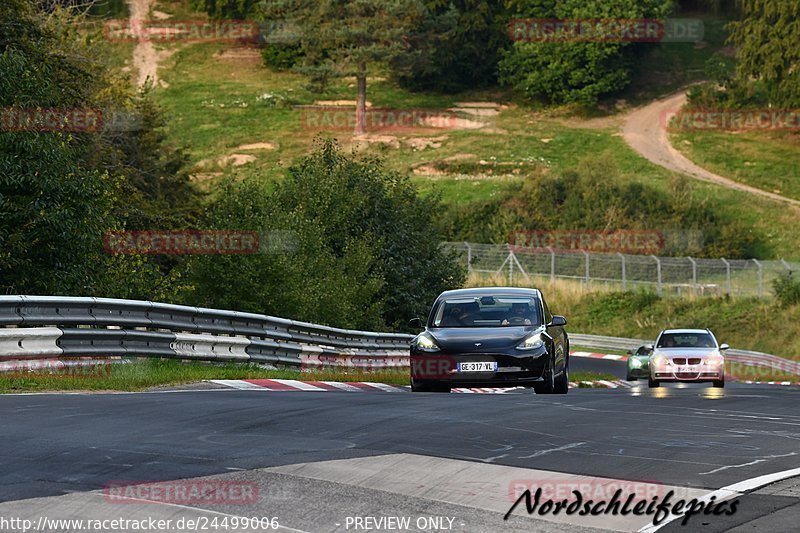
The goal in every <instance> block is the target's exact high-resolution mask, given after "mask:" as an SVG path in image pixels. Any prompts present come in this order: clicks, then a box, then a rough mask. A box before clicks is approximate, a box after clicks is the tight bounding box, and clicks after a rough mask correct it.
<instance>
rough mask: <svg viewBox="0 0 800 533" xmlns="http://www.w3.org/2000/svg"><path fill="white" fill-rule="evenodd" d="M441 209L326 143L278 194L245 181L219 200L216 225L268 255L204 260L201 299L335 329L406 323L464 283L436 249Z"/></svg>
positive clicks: (197, 271)
mask: <svg viewBox="0 0 800 533" xmlns="http://www.w3.org/2000/svg"><path fill="white" fill-rule="evenodd" d="M438 209H439V206H438V204H437V202H436V201H435V200H432V199H425V198H420V197H419V196H418V195H417V192H416V190H415V188H414V187H413V186H412V185H411V184H410V182H409V181H408V179H407V178H405V177H402V176H400V175H398V174H395V173H392V172H388V171H386V170H384V169H383V167H382V165H381V164H380V162H378V161H376V160H374V159H361V158H358V157H356V156H348V155H346V154H344V153H342V151H341V149H340V148H339V147H338V146H337V145H336V144H335V143H333V142H332V141H324V142H322V143H321V145H320V146H319V147H318V149H317V150H315V151H314V152H313V153H312V154H311V155H310V156H308V157H305V158H303V159H301V160H300V161H298V162H297V163H296V164H295V165H294V166H292V167H291V168H290V169H289V172H288V175H287V176H286V179H285V180H284V181H283V182H281V183H280V184H279V185H278V186H277V188H276V189H275V190H274V191H272V192H268V191H265V190H264V189H263V188H262V187H261V186H260V185H258V184H256V183H255V182H253V181H246V182H244V183H242V184H231V185H230V186H229V187H228V188H227V189H226V191H225V193H224V194H222V195H220V196H219V199H218V200H217V202H216V203H215V204H214V205H213V206H212V207H211V208H210V210H209V217H210V220H211V222H212V224H218V225H219V226H218V227H238V228H243V229H250V230H256V231H259V232H260V233H261V235H262V238H263V243H262V244H264V247H265V250H263V251H262V252H263V253H261V254H257V255H254V256H250V257H236V258H213V259H212V258H198V259H197V260H196V261H195V263H194V265H193V279H194V280H195V281H196V285H197V287H198V291H197V293H196V298H197V301H198V303H200V304H203V305H212V304H213V305H222V304H230V303H234V301H235V302H237V304H238V307H237V308H243V307H242V306H244V308H245V309H248V310H251V311H262V312H268V313H272V314H277V315H282V316H292V317H293V318H298V319H304V320H311V321H319V322H323V323H327V324H331V325H336V326H345V327H362V328H376V327H386V326H389V327H393V328H397V327H403V325H404V324H405V322H406V320H408V318H410V317H413V316H421V315H423V314H424V313H426V312H427V309H426V308H427V306H429V305H430V303H431V302H432V301H433V299H434V298H435V297H436V295H438V294H439V292H441V291H442V290H445V289H449V288H455V287H458V286H460V285H461V284H462V283H463V281H464V272H463V271H462V269H461V268H460V267H459V266H458V264H457V263H456V262H455V261H454V259H453V258H452V257H450V256H449V255H448V254H446V253H444V252H443V251H442V250H441V249H440V248H439V243H440V241H441V238H440V237H441V236H440V235H439V234H438V233H437V232H436V231H435V229H434V227H433V222H432V217H433V213H435V212H436V211H437V210H438ZM234 264H235V265H236V266H235V267H234Z"/></svg>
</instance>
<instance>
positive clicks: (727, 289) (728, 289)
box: [720, 257, 731, 294]
mask: <svg viewBox="0 0 800 533" xmlns="http://www.w3.org/2000/svg"><path fill="white" fill-rule="evenodd" d="M720 261H722V262H723V263H725V292H726V294H730V293H731V264H730V263H729V262H728V260H727V259H725V258H724V257H720Z"/></svg>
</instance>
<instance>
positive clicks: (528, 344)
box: [517, 333, 544, 350]
mask: <svg viewBox="0 0 800 533" xmlns="http://www.w3.org/2000/svg"><path fill="white" fill-rule="evenodd" d="M542 346H544V341H543V340H542V335H541V334H540V333H537V334H535V335H531V336H530V337H528V338H527V339H525V340H524V341H522V342H521V343H520V344H518V345H517V350H535V349H537V348H541V347H542Z"/></svg>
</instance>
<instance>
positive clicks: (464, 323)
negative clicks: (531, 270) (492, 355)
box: [432, 295, 542, 328]
mask: <svg viewBox="0 0 800 533" xmlns="http://www.w3.org/2000/svg"><path fill="white" fill-rule="evenodd" d="M541 323H542V318H541V312H540V306H539V300H538V298H535V297H531V296H491V295H484V296H468V297H458V298H447V299H444V300H442V301H440V302H439V303H438V305H437V306H436V309H434V312H433V320H432V326H433V327H437V328H495V327H504V326H539V325H541Z"/></svg>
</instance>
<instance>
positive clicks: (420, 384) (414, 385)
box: [411, 378, 431, 392]
mask: <svg viewBox="0 0 800 533" xmlns="http://www.w3.org/2000/svg"><path fill="white" fill-rule="evenodd" d="M430 390H431V384H430V383H428V382H426V381H417V380H415V379H414V378H411V392H430Z"/></svg>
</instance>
